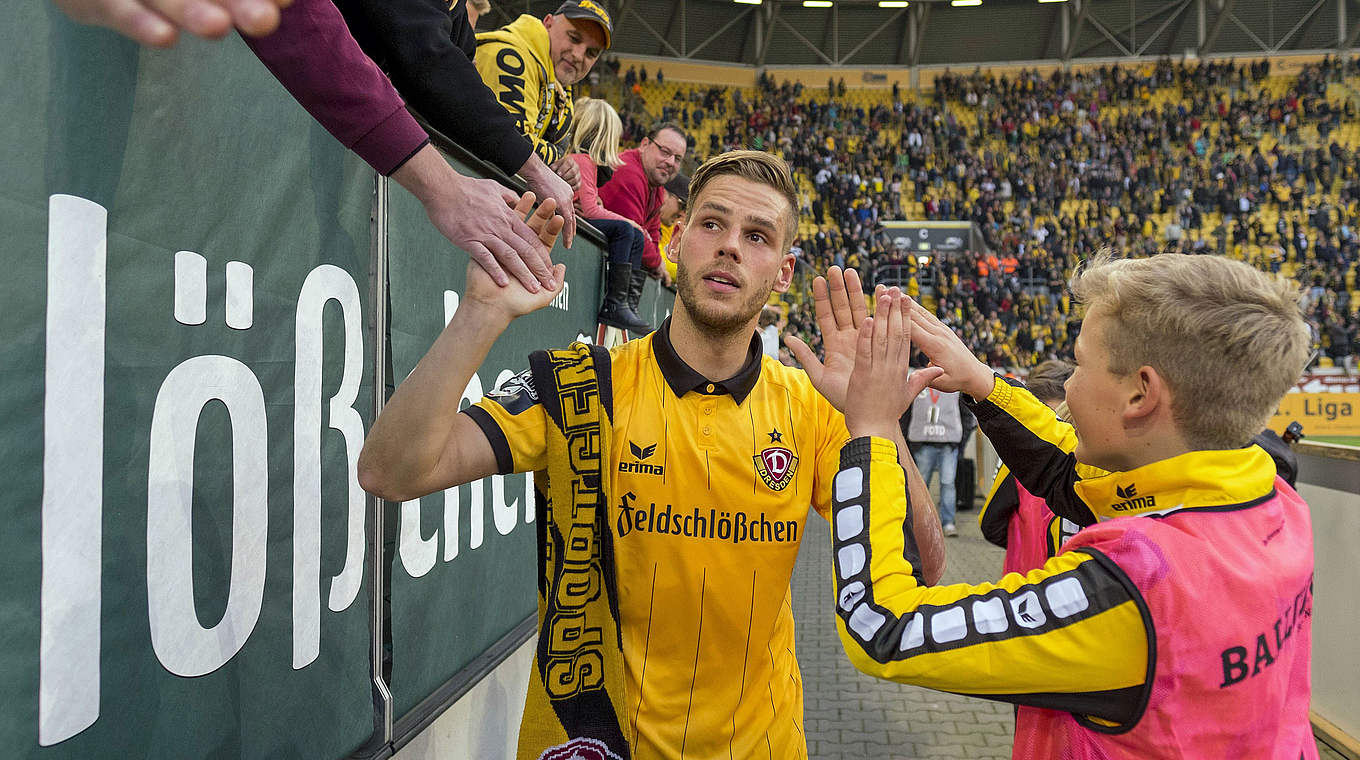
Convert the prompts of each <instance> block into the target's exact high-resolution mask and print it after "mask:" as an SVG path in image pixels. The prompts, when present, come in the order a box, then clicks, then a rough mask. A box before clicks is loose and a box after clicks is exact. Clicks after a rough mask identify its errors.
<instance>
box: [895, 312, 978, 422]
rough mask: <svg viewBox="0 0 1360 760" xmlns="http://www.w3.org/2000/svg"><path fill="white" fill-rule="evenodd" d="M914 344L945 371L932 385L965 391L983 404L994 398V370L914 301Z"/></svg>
mask: <svg viewBox="0 0 1360 760" xmlns="http://www.w3.org/2000/svg"><path fill="white" fill-rule="evenodd" d="M907 300H908V304H909V312H908V313H909V315H910V317H911V343H912V345H914V346H916V348H917V349H918V350H919V351H921V353H923V354H925V355H926V357H927V358H929V359H930V364H931V366H932V367H938V368H939V369H940V370H942V371H941V372H940V373H939V375H938V376H937V377H935V378H934V379H932V380H931V382H930V386H931V387H932V388H935V389H937V390H942V391H962V392H963V393H967V394H968V395H969V396H972V397H973V398H974V399H977V400H979V401H981V400H982V399H985V398H987V396H989V395H991V392H992V386H993V384H994V382H995V381H994V376H993V374H992V370H991V369H990V368H989V367H988V366H987V365H986V364H983V363H982V362H980V361H978V360H977V357H976V356H974V355H973V352H972V351H971V350H969V348H968V346H966V345H964V343H963V340H962V339H960V338H959V336H958V335H957V334H955V333H954V331H953V330H952V329H951V328H950V327H949V325H946V324H945V323H943V322H941V321H940V320H939V319H938V318H936V316H935V315H934V314H931V313H930V310H929V309H927V308H926V307H924V306H922V305H921V304H919V303H916V302H915V301H912V300H911V299H907Z"/></svg>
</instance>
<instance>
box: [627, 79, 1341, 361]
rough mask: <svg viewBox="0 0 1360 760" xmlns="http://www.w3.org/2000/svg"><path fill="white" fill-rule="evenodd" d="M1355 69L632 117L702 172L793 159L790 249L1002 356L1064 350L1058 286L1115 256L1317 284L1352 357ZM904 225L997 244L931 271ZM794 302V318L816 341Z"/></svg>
mask: <svg viewBox="0 0 1360 760" xmlns="http://www.w3.org/2000/svg"><path fill="white" fill-rule="evenodd" d="M1357 69H1360V64H1357V62H1356V61H1343V60H1341V59H1336V58H1330V57H1329V58H1324V59H1323V60H1322V61H1321V62H1320V63H1317V64H1313V65H1310V66H1307V67H1305V68H1304V69H1303V70H1302V71H1301V72H1300V73H1299V74H1298V76H1297V77H1292V78H1282V77H1278V76H1277V77H1274V78H1272V77H1271V76H1270V70H1271V67H1270V63H1269V61H1259V62H1251V63H1246V64H1240V65H1239V64H1236V63H1233V62H1200V63H1197V64H1194V65H1188V64H1177V63H1172V62H1171V61H1169V60H1162V61H1159V62H1157V63H1156V64H1155V65H1154V64H1147V65H1142V66H1119V65H1113V66H1105V67H1100V68H1096V69H1091V70H1084V71H1069V72H1061V71H1056V72H1053V73H1051V74H1043V73H1040V72H1038V71H1034V70H1030V71H1022V72H1020V73H1019V74H1016V75H1012V76H1000V77H994V76H990V75H987V74H983V73H981V72H977V71H975V72H973V73H971V74H955V73H948V72H946V73H944V74H942V75H940V76H939V77H937V78H936V80H935V83H934V90H933V94H931V95H929V96H927V97H926V98H924V99H922V100H915V99H912V98H910V97H904V96H903V93H902V91H901V90H900V89H899V88H897V87H894V88H893V89H892V91H891V93H889V91H888V90H882V91H879V92H880V93H881V94H880V95H879V96H878V97H876V98H874V97H870V98H863V97H861V98H858V99H854V100H846V99H844V98H843V97H841V96H842V94H843V92H844V90H843V89H841V88H839V87H837V86H836V85H835V83H832V85H831V88H830V89H832V90H834V91H835V92H836V97H834V98H833V97H828V96H827V95H826V94H825V93H824V92H823V91H822V90H821V88H807V89H806V90H805V89H804V88H803V87H802V86H801V85H799V84H790V83H783V84H779V85H777V84H776V83H775V82H774V81H773V80H772V79H770V78H769V77H766V76H762V77H761V79H760V81H759V83H758V87H757V88H756V90H755V93H754V96H752V95H748V94H743V92H742V91H741V90H738V89H732V90H723V89H720V88H714V87H698V86H695V87H690V88H672V89H673V94H672V95H671V97H670V98H669V99H664V100H661V101H660V102H659V103H658V107H657V108H655V109H654V111H653V112H651V113H647V112H643V111H641V110H639V108H638V106H639V105H641V104H642V103H643V102H644V100H643V98H641V97H639V96H638V95H639V91H641V93H646V92H647V89H646V87H645V86H643V85H641V84H638V85H635V86H633V87H631V88H629V89H628V91H627V92H628V97H627V98H626V99H625V113H624V115H625V121H626V122H627V123H630V124H634V125H639V124H643V123H646V121H647V120H648V118H655V117H659V118H662V119H667V120H674V121H677V122H679V123H680V124H682V125H683V126H685V127H687V128H689V129H691V130H693V131H695V132H696V133H698V134H699V135H700V139H698V140H696V146H695V147H696V151H695V152H696V155H695V157H694V158H695V160H702V158H703V157H704V156H705V155H707V154H715V153H718V152H721V151H724V150H729V149H732V148H736V147H755V148H758V149H770V150H775V151H777V152H780V153H781V154H782V155H783V156H784V157H785V158H786V160H788V161H789V163H790V164H791V165H792V166H793V167H794V169H795V172H796V173H797V174H798V175H799V177H800V182H801V184H802V185H803V187H804V191H805V200H804V207H803V212H804V218H805V219H809V220H811V221H812V224H811V225H804V227H803V232H804V234H803V236H802V237H801V239H800V241H799V243H798V247H797V252H798V253H799V255H800V257H801V258H802V259H803V260H804V261H805V262H806V263H807V264H808V265H809V267H810V271H820V270H822V269H824V268H825V267H826V266H829V265H831V264H838V265H843V266H851V267H854V268H856V269H858V270H859V271H860V273H861V276H862V280H863V281H864V283H865V284H866V288H868V287H872V286H873V284H875V283H877V282H886V283H888V284H903V285H906V286H907V288H908V290H909V291H910V292H913V293H915V292H920V293H922V294H924V295H925V296H926V301H927V303H929V304H931V305H933V307H934V308H935V309H936V311H937V313H938V314H939V316H940V317H941V318H942V319H944V320H945V321H946V322H947V323H949V324H951V325H952V326H954V327H955V328H957V329H959V330H960V331H961V332H962V333H963V335H964V337H965V340H966V341H967V342H968V344H969V345H970V346H971V347H972V348H973V349H974V350H975V351H976V352H977V353H978V355H979V356H980V357H981V358H983V359H984V360H985V361H987V362H988V363H989V364H992V365H993V366H997V367H1025V366H1031V365H1032V364H1034V363H1037V362H1039V361H1042V360H1044V359H1049V358H1062V357H1067V356H1070V353H1071V342H1072V339H1073V338H1074V332H1075V331H1074V330H1071V329H1070V327H1071V324H1070V323H1071V322H1072V321H1073V320H1074V316H1073V315H1072V314H1071V313H1070V312H1069V309H1068V303H1067V301H1066V300H1065V298H1064V297H1063V284H1064V283H1065V282H1066V280H1067V278H1068V276H1070V274H1071V271H1072V268H1073V266H1074V265H1075V264H1076V262H1078V261H1080V260H1081V259H1083V258H1085V257H1087V256H1089V255H1091V254H1092V253H1094V252H1095V251H1096V250H1098V249H1100V248H1101V247H1104V246H1107V245H1109V246H1111V247H1113V248H1114V249H1115V250H1116V251H1118V252H1119V253H1121V254H1123V255H1130V256H1145V255H1151V254H1154V253H1157V252H1160V251H1183V252H1192V253H1210V252H1213V253H1226V254H1230V255H1233V256H1235V257H1237V258H1241V259H1245V260H1247V261H1249V262H1251V263H1252V264H1254V265H1256V266H1258V267H1259V268H1262V269H1270V270H1273V271H1281V270H1284V271H1286V273H1287V274H1292V276H1294V277H1296V278H1297V279H1298V280H1299V281H1300V282H1302V283H1303V284H1304V285H1305V286H1307V288H1308V300H1307V303H1306V306H1307V309H1308V315H1309V318H1310V320H1311V322H1312V324H1313V326H1314V329H1315V330H1316V340H1317V344H1318V347H1319V348H1320V354H1319V355H1320V356H1321V357H1325V359H1326V360H1328V361H1330V362H1332V363H1334V364H1336V365H1342V364H1345V365H1346V366H1348V367H1349V366H1351V362H1352V361H1353V360H1352V356H1353V353H1354V343H1355V340H1356V333H1357V328H1358V327H1360V315H1358V314H1357V310H1356V304H1353V303H1352V298H1351V296H1350V291H1351V289H1352V288H1354V283H1355V270H1356V266H1357V262H1358V261H1360V257H1358V256H1357V250H1358V249H1360V237H1357V226H1358V225H1360V153H1357V152H1356V150H1355V143H1354V142H1352V141H1351V140H1352V139H1353V136H1349V135H1338V129H1339V128H1340V127H1341V126H1342V123H1343V120H1346V121H1348V122H1353V121H1354V117H1355V115H1356V107H1355V100H1354V98H1355V95H1356V93H1355V91H1354V90H1352V89H1351V88H1350V86H1349V85H1347V84H1345V81H1346V80H1345V77H1346V75H1348V74H1352V73H1354V72H1356V71H1357ZM1329 85H1335V86H1336V88H1335V89H1333V90H1329ZM653 87H654V88H656V89H660V86H659V85H654V86H653ZM714 118H716V119H718V121H719V123H718V124H716V125H712V124H710V122H711V121H712V120H713V119H714ZM706 125H708V126H707V128H705V127H706ZM705 133H706V135H707V139H706V140H705V139H702V135H703V134H705ZM893 218H914V219H922V218H924V219H932V220H945V219H953V220H966V221H970V222H973V223H975V224H976V225H977V230H978V232H979V233H980V237H981V239H982V241H983V242H984V244H985V247H979V249H978V250H970V251H958V252H938V251H937V252H935V255H933V256H932V257H930V258H929V259H928V261H926V262H924V263H922V262H919V261H918V260H917V259H916V257H915V255H914V254H910V255H909V254H908V253H906V252H905V251H901V250H898V249H897V248H896V247H895V245H894V240H893V236H892V235H891V234H890V231H889V230H887V229H885V228H884V227H883V226H882V224H881V221H882V220H885V219H893ZM802 300H803V299H802V298H800V297H799V295H798V294H795V295H794V297H793V298H792V299H791V308H790V313H789V315H788V319H789V323H790V324H791V325H792V326H793V328H794V330H795V331H797V332H800V333H802V334H804V335H805V336H806V337H809V338H811V339H813V340H815V335H813V332H814V331H813V330H812V329H811V328H812V315H811V314H808V313H806V312H805V310H803V309H802V308H801V307H800V304H801V302H802Z"/></svg>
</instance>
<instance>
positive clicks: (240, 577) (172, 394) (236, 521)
mask: <svg viewBox="0 0 1360 760" xmlns="http://www.w3.org/2000/svg"><path fill="white" fill-rule="evenodd" d="M214 399H216V400H220V401H222V403H223V404H225V405H226V407H227V413H228V415H229V416H230V419H231V441H232V500H231V502H230V503H231V509H232V531H231V532H232V540H231V579H230V581H229V584H228V592H227V609H226V612H225V613H224V614H223V615H222V619H221V620H220V621H219V622H218V623H217V625H215V626H213V627H212V628H204V627H203V626H202V625H201V624H200V623H199V621H198V613H197V611H196V610H195V607H194V581H193V569H194V566H193V531H192V527H191V524H190V523H191V516H192V512H193V477H194V439H195V436H196V433H197V430H198V423H199V419H200V416H201V414H202V411H203V407H204V406H205V405H207V403H208V402H209V401H212V400H214ZM268 444H269V437H268V429H267V425H266V421H265V413H264V391H263V390H262V389H261V388H260V381H259V380H257V379H256V377H255V375H254V374H253V373H252V372H251V371H250V368H248V367H247V366H246V365H244V364H242V363H241V362H239V361H237V360H236V359H232V358H230V357H227V356H213V355H209V356H196V357H194V358H192V359H187V360H185V361H184V362H182V363H180V364H179V365H178V366H176V367H175V368H174V369H172V370H171V371H170V374H169V375H167V376H166V378H165V382H163V383H161V388H160V391H159V392H158V393H157V394H156V407H155V411H154V412H153V413H152V417H151V444H150V451H149V456H148V458H149V461H150V464H149V467H148V470H149V472H148V475H147V518H146V588H147V615H148V618H149V622H150V626H151V646H152V648H153V649H154V650H155V652H156V657H157V659H159V660H160V662H161V664H162V665H163V666H165V669H166V670H168V671H170V672H171V673H174V674H176V675H180V676H186V677H193V676H201V675H205V674H208V673H211V672H213V671H214V670H217V669H218V668H220V667H222V665H224V664H225V663H226V662H227V661H228V660H230V659H231V658H232V657H233V656H235V655H236V653H237V652H239V651H240V650H241V647H243V646H244V645H245V643H246V639H248V638H249V637H250V633H251V631H253V630H254V628H255V623H256V622H257V621H258V620H259V617H260V604H261V601H262V600H263V598H264V578H265V562H266V559H267V557H266V551H265V549H266V546H265V538H266V530H267V528H268V522H269V504H268V482H269V465H268Z"/></svg>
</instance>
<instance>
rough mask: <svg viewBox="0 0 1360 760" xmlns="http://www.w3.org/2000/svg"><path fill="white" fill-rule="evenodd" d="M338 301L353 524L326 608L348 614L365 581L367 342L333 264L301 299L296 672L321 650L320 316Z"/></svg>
mask: <svg viewBox="0 0 1360 760" xmlns="http://www.w3.org/2000/svg"><path fill="white" fill-rule="evenodd" d="M332 300H334V301H335V302H337V303H339V304H340V308H341V314H342V317H343V319H344V327H345V331H344V336H345V337H344V340H345V343H344V354H343V356H344V370H343V372H342V375H341V380H340V388H339V389H338V390H336V392H335V395H334V396H332V397H331V399H330V409H329V412H330V414H329V426H330V428H331V429H333V430H337V431H339V432H340V434H341V435H342V436H343V437H344V440H345V480H346V484H347V493H348V500H347V503H348V507H349V509H348V519H347V520H346V523H345V563H344V566H343V567H342V568H341V570H340V572H339V574H337V575H336V576H335V578H334V579H332V581H331V589H330V598H329V601H328V603H327V606H328V607H329V609H330V610H331V611H332V612H340V611H342V610H345V609H348V608H349V606H350V605H351V604H352V603H353V602H354V600H355V599H356V598H357V597H358V595H359V587H360V585H361V584H362V583H363V578H364V549H365V548H366V546H367V539H366V536H365V533H364V519H365V515H366V513H365V508H364V498H365V497H364V492H363V489H361V488H360V487H359V477H358V473H357V466H358V461H359V449H360V448H362V447H363V443H364V421H363V418H362V417H360V416H359V412H358V411H357V410H355V409H354V403H355V401H356V400H357V399H358V398H359V383H360V380H361V377H362V372H363V360H364V344H363V331H362V329H361V320H360V317H361V315H362V312H361V306H360V303H359V288H358V286H357V285H355V284H354V279H353V278H352V277H350V276H349V273H347V272H346V271H345V270H343V269H341V268H340V267H337V266H333V265H331V264H322V265H321V266H319V267H317V268H316V269H313V270H312V271H311V273H310V274H308V275H307V279H306V280H305V281H304V282H303V283H302V291H301V292H300V293H299V294H298V303H297V324H296V328H295V330H296V333H295V336H296V341H295V343H294V354H295V360H294V365H293V366H294V369H293V373H294V374H293V394H294V401H293V669H294V670H298V669H301V668H304V667H306V666H307V665H309V664H311V662H312V661H313V660H315V659H316V658H317V656H318V655H319V654H320V652H321V374H322V367H323V365H324V358H325V352H324V347H323V345H322V344H323V341H322V314H323V312H324V309H325V307H326V303H327V302H328V301H332Z"/></svg>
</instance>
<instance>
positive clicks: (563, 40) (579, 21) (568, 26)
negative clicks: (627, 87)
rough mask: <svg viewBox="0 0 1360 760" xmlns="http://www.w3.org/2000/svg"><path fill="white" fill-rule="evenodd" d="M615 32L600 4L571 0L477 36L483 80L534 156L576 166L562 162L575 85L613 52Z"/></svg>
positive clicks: (595, 0) (568, 168) (567, 169)
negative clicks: (603, 56) (540, 15)
mask: <svg viewBox="0 0 1360 760" xmlns="http://www.w3.org/2000/svg"><path fill="white" fill-rule="evenodd" d="M611 34H613V22H612V21H611V20H610V18H609V12H608V11H606V10H605V9H604V6H603V5H601V4H600V2H599V0H567V1H566V2H564V3H562V5H560V6H559V7H558V8H557V12H556V13H550V14H548V15H546V16H544V17H543V18H542V19H538V18H534V17H533V16H531V15H529V14H527V13H526V14H522V15H520V17H519V18H517V19H515V20H514V21H512V22H510V23H509V24H507V25H505V26H503V27H501V28H500V29H496V30H493V31H490V32H483V33H481V34H478V35H477V55H476V59H475V60H476V63H477V70H478V71H480V72H481V74H482V80H483V81H485V82H486V85H487V86H488V87H490V88H491V91H492V92H493V93H495V95H496V98H497V99H498V100H499V101H500V103H501V105H502V106H503V107H504V108H505V110H506V111H508V112H509V113H510V116H511V117H512V118H513V119H514V120H515V124H516V125H517V126H518V127H519V130H520V132H522V133H523V134H524V135H526V136H527V137H528V138H529V140H530V141H531V142H532V143H533V146H534V152H535V153H537V154H538V155H539V157H540V158H542V159H543V160H544V161H546V162H548V163H549V164H553V165H555V166H559V167H562V169H563V171H564V172H568V173H569V172H570V171H571V169H572V168H574V166H575V163H574V162H565V163H563V164H557V162H558V161H559V160H560V159H562V157H563V156H565V155H566V149H567V141H568V140H569V138H570V136H571V119H572V100H573V99H572V89H571V88H572V85H574V84H576V83H577V82H579V81H581V80H582V79H584V78H585V76H586V74H588V73H590V69H591V67H592V66H594V65H595V61H596V60H598V59H599V57H600V55H601V54H602V53H604V51H605V50H607V49H608V48H609V43H610V35H611ZM572 179H573V178H572V177H569V178H568V181H572ZM573 184H574V182H573Z"/></svg>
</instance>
